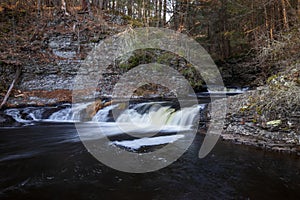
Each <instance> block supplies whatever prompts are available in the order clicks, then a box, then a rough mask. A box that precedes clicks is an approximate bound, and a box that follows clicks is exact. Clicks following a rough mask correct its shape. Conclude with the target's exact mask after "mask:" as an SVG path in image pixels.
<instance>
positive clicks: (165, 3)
mask: <svg viewBox="0 0 300 200" xmlns="http://www.w3.org/2000/svg"><path fill="white" fill-rule="evenodd" d="M299 1H300V0H299ZM163 12H164V13H163V26H164V25H165V23H166V22H167V0H164V11H163Z"/></svg>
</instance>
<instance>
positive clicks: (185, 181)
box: [0, 123, 300, 200]
mask: <svg viewBox="0 0 300 200" xmlns="http://www.w3.org/2000/svg"><path fill="white" fill-rule="evenodd" d="M0 134H1V137H0V152H1V154H0V174H1V180H0V189H1V193H0V198H1V199H14V200H15V199H248V198H249V199H299V198H300V174H299V173H300V161H299V160H298V159H295V158H293V157H290V156H288V155H282V154H276V153H271V152H264V151H258V150H255V149H253V148H249V147H244V146H238V145H233V144H231V143H227V142H223V141H219V142H218V144H217V145H216V147H215V148H214V149H213V151H212V152H211V153H210V154H209V155H208V156H207V157H206V158H204V159H199V158H198V157H197V155H198V151H199V149H200V145H201V143H202V140H203V135H200V134H197V136H196V138H195V140H194V142H193V144H192V145H191V146H190V148H189V150H188V151H187V152H186V153H185V154H184V155H183V156H182V157H181V158H180V159H178V160H177V161H176V162H174V163H173V164H171V165H170V166H168V167H166V168H164V169H161V170H159V171H156V172H151V173H145V174H130V173H123V172H119V171H116V170H114V169H111V168H108V167H106V166H104V165H103V164H101V163H100V162H98V161H97V160H96V159H94V158H93V157H92V156H91V155H90V154H89V153H88V152H87V150H86V149H85V148H84V146H83V144H82V143H81V142H80V140H79V138H78V135H77V132H76V129H75V127H74V125H73V124H54V123H53V124H40V125H36V126H28V127H22V128H10V129H0Z"/></svg>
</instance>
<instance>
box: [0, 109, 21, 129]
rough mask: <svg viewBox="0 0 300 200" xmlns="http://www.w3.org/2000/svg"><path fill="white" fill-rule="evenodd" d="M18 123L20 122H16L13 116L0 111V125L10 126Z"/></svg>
mask: <svg viewBox="0 0 300 200" xmlns="http://www.w3.org/2000/svg"><path fill="white" fill-rule="evenodd" d="M19 125H20V123H18V122H16V120H14V118H12V117H11V116H8V115H6V114H4V113H2V112H0V127H11V126H19Z"/></svg>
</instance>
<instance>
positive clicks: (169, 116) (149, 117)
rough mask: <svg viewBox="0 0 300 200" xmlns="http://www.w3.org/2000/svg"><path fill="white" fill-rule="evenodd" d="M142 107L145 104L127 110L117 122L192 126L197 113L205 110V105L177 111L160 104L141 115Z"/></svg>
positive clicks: (154, 105)
mask: <svg viewBox="0 0 300 200" xmlns="http://www.w3.org/2000/svg"><path fill="white" fill-rule="evenodd" d="M142 106H144V104H142V105H137V106H135V107H133V108H132V109H128V110H125V111H124V112H123V113H122V114H121V115H120V116H119V117H118V118H117V120H116V121H117V122H119V123H135V124H141V125H145V126H147V125H152V126H163V125H173V126H191V125H192V124H193V122H194V120H195V117H196V115H197V113H199V110H200V109H201V108H203V105H195V106H193V107H187V108H182V109H180V110H178V111H176V110H175V109H174V108H172V107H171V106H161V105H160V104H154V103H152V105H151V106H150V107H148V110H146V111H144V112H142V113H141V112H140V110H139V108H141V107H142Z"/></svg>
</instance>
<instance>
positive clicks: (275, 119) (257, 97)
mask: <svg viewBox="0 0 300 200" xmlns="http://www.w3.org/2000/svg"><path fill="white" fill-rule="evenodd" d="M299 91H300V79H299V67H296V68H295V67H294V68H293V69H291V70H288V71H287V72H285V73H283V74H279V75H276V76H273V77H271V78H269V80H268V85H266V86H264V87H259V88H257V90H254V91H248V92H247V93H245V94H242V95H237V96H232V97H229V98H228V99H227V115H226V120H225V126H224V131H223V133H222V135H221V137H222V139H224V140H230V141H233V142H234V143H237V144H245V145H251V146H256V147H259V148H263V149H266V150H274V151H279V152H288V153H294V154H297V155H300V107H299V105H300V95H299Z"/></svg>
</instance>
